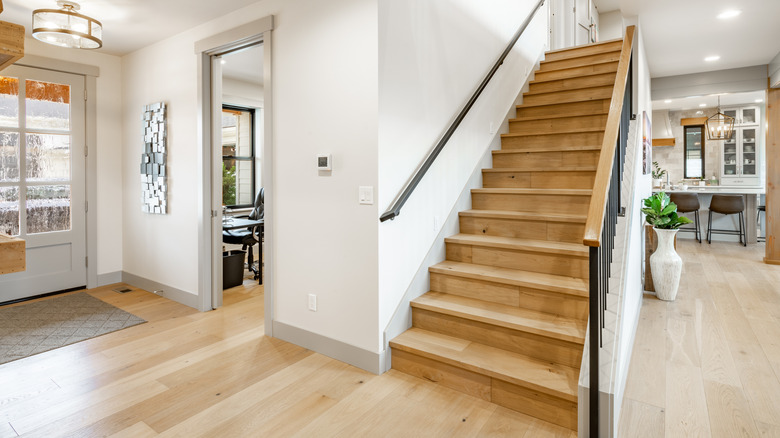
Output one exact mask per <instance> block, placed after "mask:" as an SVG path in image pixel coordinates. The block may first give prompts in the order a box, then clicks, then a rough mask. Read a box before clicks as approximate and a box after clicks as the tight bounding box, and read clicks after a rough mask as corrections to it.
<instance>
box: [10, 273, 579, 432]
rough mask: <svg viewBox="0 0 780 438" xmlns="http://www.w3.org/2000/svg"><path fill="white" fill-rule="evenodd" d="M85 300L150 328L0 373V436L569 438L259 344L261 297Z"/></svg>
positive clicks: (535, 423)
mask: <svg viewBox="0 0 780 438" xmlns="http://www.w3.org/2000/svg"><path fill="white" fill-rule="evenodd" d="M113 287H116V285H112V286H107V287H103V288H98V289H94V290H90V291H89V293H90V294H91V295H93V296H95V297H97V298H100V299H102V300H104V301H106V302H109V303H111V304H114V305H116V306H118V307H120V308H122V309H124V310H126V311H128V312H131V313H133V314H135V315H138V316H140V317H142V318H144V319H146V320H147V321H148V323H146V324H141V325H139V326H135V327H131V328H129V329H126V330H121V331H119V332H115V333H111V334H108V335H104V336H101V337H99V338H94V339H90V340H88V341H85V342H81V343H78V344H74V345H70V346H67V347H64V348H61V349H58V350H54V351H51V352H47V353H43V354H39V355H37V356H32V357H29V358H26V359H23V360H19V361H15V362H10V363H8V364H4V365H2V366H0V388H2V390H0V437H1V438H5V437H15V436H17V435H22V436H35V437H55V436H68V437H94V436H113V437H133V438H136V437H154V436H166V437H167V436H182V437H196V436H204V437H215V436H224V437H243V436H251V437H255V436H264V437H277V436H278V437H288V436H300V437H313V436H317V437H319V436H323V437H327V436H339V437H360V436H371V437H376V436H426V437H428V436H441V437H450V436H495V437H499V436H511V437H524V436H525V437H548V436H549V437H572V436H575V434H574V433H573V432H571V431H570V430H567V429H564V428H561V427H558V426H555V425H552V424H549V423H546V422H543V421H541V420H538V419H534V418H532V417H529V416H527V415H523V414H520V413H517V412H514V411H511V410H509V409H505V408H502V407H500V406H497V405H494V404H491V403H488V402H486V401H484V400H481V399H478V398H475V397H471V396H468V395H466V394H463V393H461V392H457V391H454V390H451V389H448V388H445V387H442V386H440V385H436V384H434V383H431V382H427V381H425V380H423V379H418V378H415V377H411V376H409V375H406V374H403V373H400V372H398V371H394V370H391V371H390V372H388V373H386V374H384V375H382V376H376V375H373V374H370V373H368V372H365V371H362V370H360V369H357V368H354V367H352V366H349V365H346V364H344V363H342V362H339V361H336V360H334V359H330V358H328V357H326V356H322V355H320V354H317V353H314V352H312V351H309V350H305V349H303V348H300V347H298V346H295V345H292V344H288V343H286V342H283V341H280V340H277V339H272V338H268V337H265V336H264V335H263V289H262V286H256V284H255V283H254V282H252V281H251V280H247V281H245V283H244V286H239V287H236V288H233V289H231V290H229V291H226V293H225V299H224V302H225V307H223V308H221V309H219V310H216V311H212V312H206V313H200V312H197V311H195V310H193V309H191V308H188V307H186V306H183V305H180V304H178V303H176V302H173V301H170V300H167V299H164V298H161V297H158V296H156V295H154V294H152V293H149V292H146V291H142V290H134V291H133V292H129V293H126V294H119V293H116V292H113V291H112V290H111V289H112V288H113Z"/></svg>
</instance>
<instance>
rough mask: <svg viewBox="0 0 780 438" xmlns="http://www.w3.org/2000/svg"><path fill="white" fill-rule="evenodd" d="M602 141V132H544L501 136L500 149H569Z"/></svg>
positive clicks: (552, 150) (596, 144)
mask: <svg viewBox="0 0 780 438" xmlns="http://www.w3.org/2000/svg"><path fill="white" fill-rule="evenodd" d="M602 141H604V133H603V132H579V133H576V134H544V135H528V136H525V135H524V136H519V137H501V149H502V150H513V151H514V150H517V151H522V150H524V149H529V148H534V149H539V148H544V149H545V150H546V151H548V152H556V151H565V150H571V148H582V147H585V146H592V147H598V146H601V143H602Z"/></svg>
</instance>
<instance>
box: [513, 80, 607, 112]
mask: <svg viewBox="0 0 780 438" xmlns="http://www.w3.org/2000/svg"><path fill="white" fill-rule="evenodd" d="M552 80H556V81H557V80H560V79H552ZM597 100H602V101H611V100H612V99H611V98H603V99H593V101H594V102H595V101H597ZM576 104H577V102H564V103H545V104H531V105H523V104H520V105H515V109H525V108H528V107H534V106H549V105H561V106H565V105H572V106H575V105H576ZM583 113H584V114H586V115H590V114H608V113H609V108H605V109H602V110H599V111H591V110H588V111H583ZM561 117H572V115H571V114H567V113H566V112H565V111H559V112H556V113H555V114H550V115H543V116H538V115H533V116H527V117H516V118H515V119H516V120H526V119H530V120H534V119H550V118H561Z"/></svg>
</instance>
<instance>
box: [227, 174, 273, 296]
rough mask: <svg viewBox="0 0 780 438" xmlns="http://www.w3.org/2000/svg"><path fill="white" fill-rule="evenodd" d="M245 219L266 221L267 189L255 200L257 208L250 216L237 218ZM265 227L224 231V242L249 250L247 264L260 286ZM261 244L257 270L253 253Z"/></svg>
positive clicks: (261, 282) (262, 189)
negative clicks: (253, 249) (254, 247)
mask: <svg viewBox="0 0 780 438" xmlns="http://www.w3.org/2000/svg"><path fill="white" fill-rule="evenodd" d="M236 217H244V218H247V217H248V218H249V219H252V220H259V219H264V217H265V188H261V189H260V192H259V193H258V194H257V199H255V207H254V208H253V209H252V212H251V213H249V216H236ZM263 228H264V227H263V226H262V225H260V226H257V227H250V228H246V229H243V230H224V231H222V242H223V243H228V244H231V245H241V249H242V250H244V251H246V250H247V248H248V249H249V251H248V254H249V257H248V260H247V264H248V265H249V270H250V271H252V272H253V273H254V274H255V280H259V283H260V284H263ZM258 243H259V244H260V246H259V247H258V248H259V250H258V262H257V268H255V266H254V254H253V253H252V247H253V246H254V245H256V244H258Z"/></svg>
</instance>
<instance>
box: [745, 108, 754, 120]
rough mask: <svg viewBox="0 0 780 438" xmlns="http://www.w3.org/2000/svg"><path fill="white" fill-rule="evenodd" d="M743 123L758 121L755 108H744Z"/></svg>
mask: <svg viewBox="0 0 780 438" xmlns="http://www.w3.org/2000/svg"><path fill="white" fill-rule="evenodd" d="M742 123H756V109H755V108H744V109H743V110H742Z"/></svg>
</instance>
